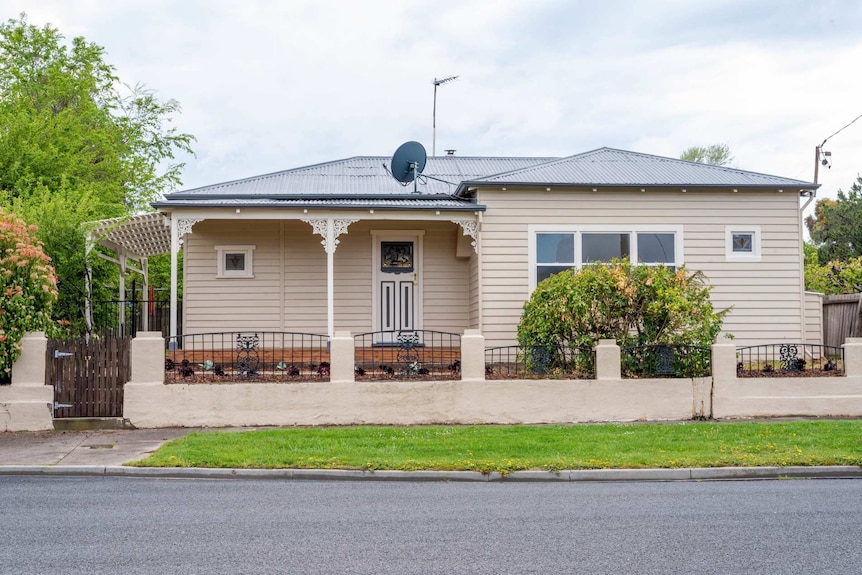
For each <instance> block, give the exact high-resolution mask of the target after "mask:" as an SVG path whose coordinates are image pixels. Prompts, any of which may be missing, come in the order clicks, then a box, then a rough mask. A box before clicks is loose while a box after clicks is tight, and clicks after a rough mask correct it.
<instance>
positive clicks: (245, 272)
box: [215, 245, 257, 278]
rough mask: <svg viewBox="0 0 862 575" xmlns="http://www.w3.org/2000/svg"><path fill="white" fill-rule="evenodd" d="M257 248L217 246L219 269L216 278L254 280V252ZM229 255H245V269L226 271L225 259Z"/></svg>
mask: <svg viewBox="0 0 862 575" xmlns="http://www.w3.org/2000/svg"><path fill="white" fill-rule="evenodd" d="M256 247H257V246H253V245H241V246H238V245H234V246H215V250H216V254H217V256H216V257H217V258H218V269H217V272H216V278H253V277H254V250H255V248H256ZM228 254H243V255H245V269H242V270H228V269H225V265H224V264H225V257H226V256H227V255H228Z"/></svg>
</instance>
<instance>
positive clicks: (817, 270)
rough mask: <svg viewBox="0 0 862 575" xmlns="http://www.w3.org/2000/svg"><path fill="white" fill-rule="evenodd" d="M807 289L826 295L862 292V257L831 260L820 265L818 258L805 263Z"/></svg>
mask: <svg viewBox="0 0 862 575" xmlns="http://www.w3.org/2000/svg"><path fill="white" fill-rule="evenodd" d="M805 289H807V290H811V291H818V292H820V293H824V294H826V295H840V294H846V293H858V292H862V257H858V258H851V259H849V260H846V261H839V260H835V261H831V262H827V263H826V264H823V265H820V264H818V263H817V260H816V259H815V260H814V261H810V262H809V261H807V260H806V263H805Z"/></svg>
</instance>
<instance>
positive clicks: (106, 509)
mask: <svg viewBox="0 0 862 575" xmlns="http://www.w3.org/2000/svg"><path fill="white" fill-rule="evenodd" d="M860 518H862V481H860V480H852V479H850V480H847V479H845V480H840V479H839V480H834V479H833V480H827V479H818V480H785V481H774V480H773V481H721V482H718V481H715V482H668V483H664V482H650V483H637V482H629V483H577V484H573V483H564V484H560V483H551V484H549V483H512V484H504V483H500V484H491V483H444V482H439V483H434V482H430V483H429V482H421V483H383V482H350V481H339V482H329V481H308V482H304V481H255V480H215V481H214V480H178V479H171V480H155V479H137V478H112V477H108V478H81V477H77V478H76V477H26V476H3V477H0V573H3V574H7V573H8V574H10V575H11V574H15V575H27V574H40V575H44V574H50V573H64V574H66V573H68V574H72V573H111V574H129V573H148V574H149V573H158V574H160V575H165V574H169V573H183V574H196V573H207V574H209V573H304V574H315V573H339V574H341V573H345V574H350V573H374V574H388V573H398V574H404V573H408V574H409V573H417V574H418V573H421V574H433V573H446V574H458V573H541V574H543V575H547V574H549V573H633V572H634V573H646V574H651V573H656V574H658V573H661V574H672V573H698V574H711V573H716V574H718V573H721V574H727V573H749V574H760V573H781V574H786V573H830V574H841V573H853V574H854V575H855V574H856V573H859V572H862V520H860Z"/></svg>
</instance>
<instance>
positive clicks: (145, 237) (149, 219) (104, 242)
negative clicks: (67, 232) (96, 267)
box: [90, 212, 171, 257]
mask: <svg viewBox="0 0 862 575" xmlns="http://www.w3.org/2000/svg"><path fill="white" fill-rule="evenodd" d="M95 224H96V225H95V226H94V227H93V229H92V230H91V231H90V238H91V239H92V240H93V241H94V242H96V243H98V244H99V245H101V246H104V247H106V248H108V249H110V250H113V251H114V252H115V253H118V254H119V253H124V254H125V255H130V256H137V257H151V256H157V255H160V254H169V253H171V226H170V220H168V219H167V218H165V216H163V215H162V214H160V213H158V212H153V213H147V214H140V215H137V216H131V217H129V218H112V219H109V220H100V221H98V222H95Z"/></svg>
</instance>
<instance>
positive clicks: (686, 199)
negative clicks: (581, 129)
mask: <svg viewBox="0 0 862 575" xmlns="http://www.w3.org/2000/svg"><path fill="white" fill-rule="evenodd" d="M478 201H479V203H482V204H484V205H486V206H487V211H486V212H485V214H484V216H483V223H482V274H483V276H482V282H483V289H482V300H483V306H484V308H483V331H484V333H485V337H486V339H487V343H488V345H489V346H490V345H508V344H511V343H514V340H515V333H516V328H517V324H518V320H519V319H520V315H521V310H522V307H523V303H524V301H525V300H526V299H527V297H528V296H529V291H530V286H529V277H530V270H529V266H530V257H529V256H530V255H529V253H528V226H530V225H561V226H579V225H607V226H608V228H613V227H617V226H618V227H620V228H625V227H626V226H636V225H647V224H667V225H669V226H670V225H673V226H682V227H683V239H684V245H683V254H684V255H683V258H684V263H685V265H686V267H687V268H689V269H690V270H701V271H702V272H703V273H704V274H705V275H706V277H707V279H708V280H709V283H710V284H711V285H712V286H713V291H712V301H713V305H714V306H715V308H716V309H724V308H728V307H732V309H731V311H730V312H729V313H728V316H727V318H726V320H725V323H724V331H725V333H729V334H732V335H733V336H734V337H735V340H734V341H735V342H737V343H738V344H739V345H747V344H753V343H766V342H771V341H776V342H779V341H799V340H800V339H801V337H802V331H801V330H802V325H803V321H804V315H803V305H802V301H801V300H802V295H801V290H802V283H801V282H802V278H801V274H800V264H799V262H800V259H799V258H800V251H799V250H800V249H801V246H800V238H799V217H800V216H799V209H798V205H799V200H798V195H797V194H796V193H795V192H792V191H787V192H785V193H779V192H777V191H763V192H762V191H748V190H741V191H740V192H739V193H732V192H730V191H718V190H715V191H697V190H689V191H688V192H687V193H682V192H681V191H676V190H675V191H657V190H648V191H646V192H629V191H603V192H584V191H575V192H563V191H552V192H547V191H545V190H544V189H510V190H508V191H500V190H497V191H488V190H480V191H479V198H478ZM727 225H732V226H746V225H749V226H759V227H760V230H761V260H760V261H758V262H738V261H727V254H726V251H725V226H727Z"/></svg>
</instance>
